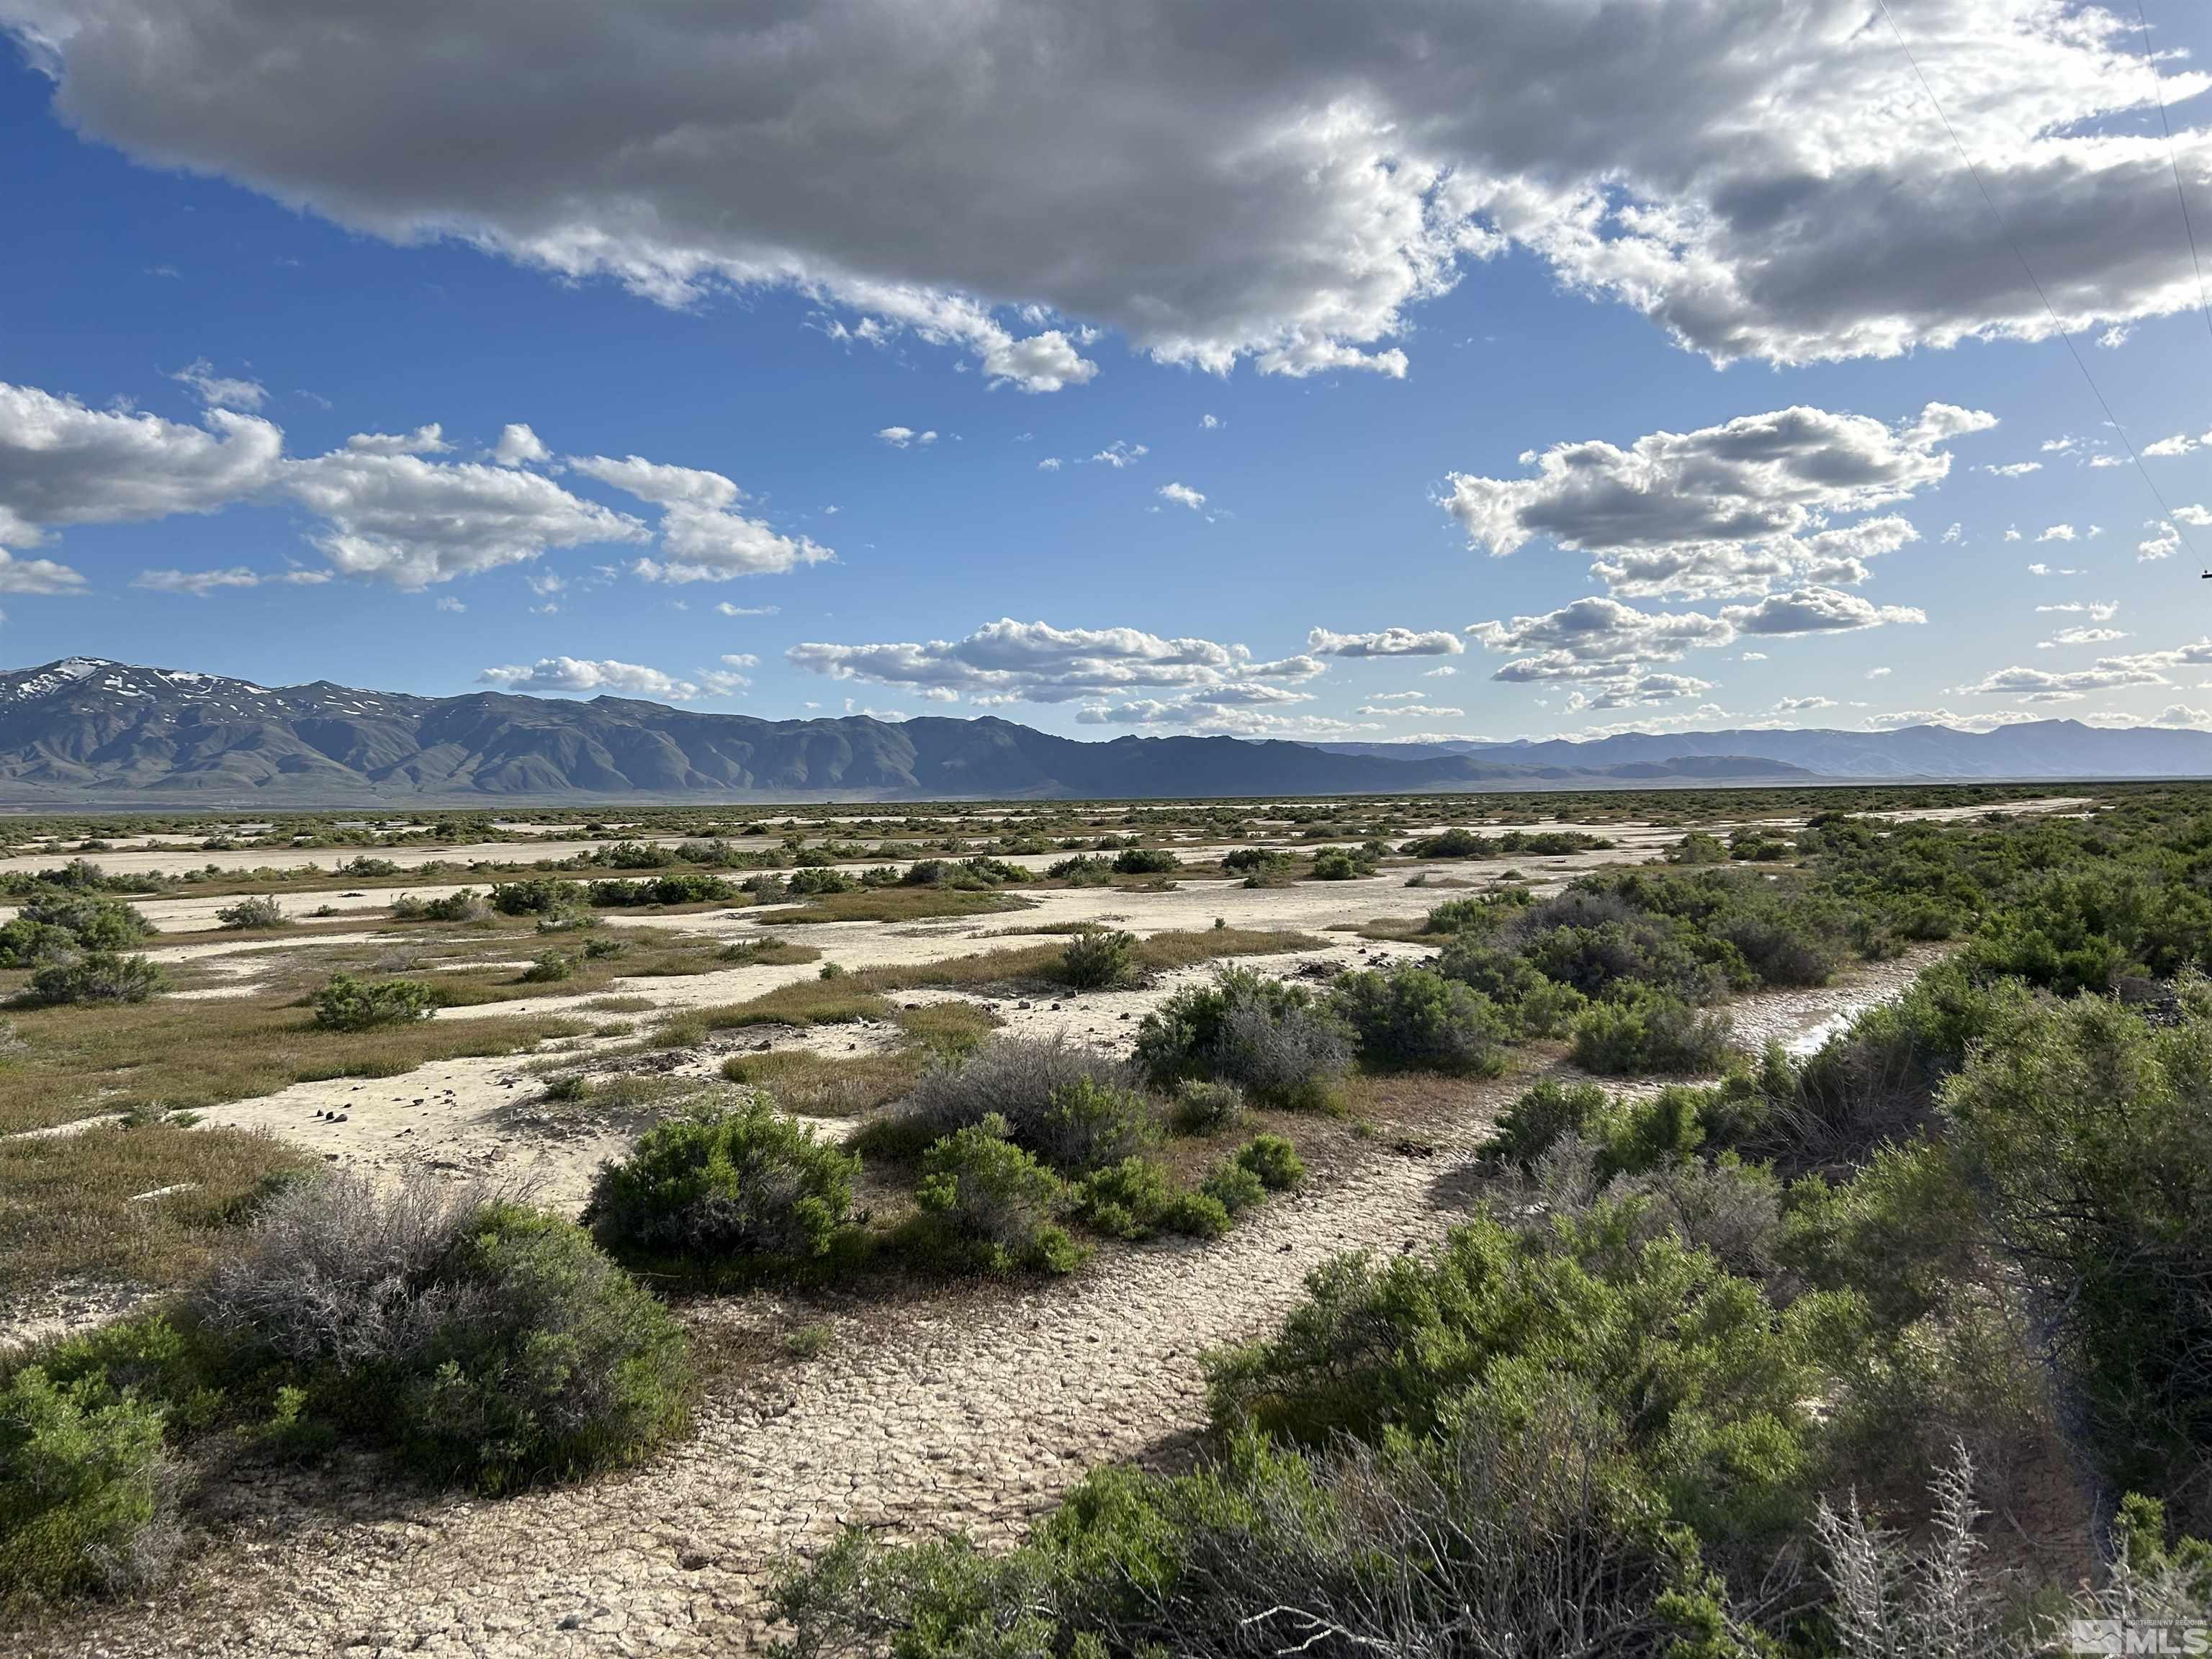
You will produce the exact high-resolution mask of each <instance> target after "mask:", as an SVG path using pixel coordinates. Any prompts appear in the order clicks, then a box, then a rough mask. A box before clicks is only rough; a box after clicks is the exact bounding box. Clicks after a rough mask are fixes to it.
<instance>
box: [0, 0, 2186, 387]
mask: <svg viewBox="0 0 2212 1659" xmlns="http://www.w3.org/2000/svg"><path fill="white" fill-rule="evenodd" d="M1893 9H1894V11H1895V14H1896V16H1897V20H1898V27H1899V28H1900V29H1902V30H1903V31H1905V34H1906V37H1907V39H1908V40H1911V41H1912V42H1913V43H1914V45H1915V46H1916V48H1917V50H1918V52H1920V54H1921V70H1923V72H1924V73H1925V75H1926V76H1927V79H1928V83H1929V86H1931V87H1932V88H1933V89H1934V92H1935V94H1936V98H1938V99H1940V100H1942V113H1948V116H1949V118H1950V121H1951V123H1952V127H1951V129H1950V130H1947V129H1946V126H1945V125H1944V122H1943V119H1942V113H1939V110H1938V107H1937V106H1936V104H1935V103H1933V102H1932V101H1931V100H1930V99H1929V97H1928V95H1927V94H1926V93H1925V92H1923V89H1922V87H1921V84H1920V82H1919V81H1918V79H1917V76H1916V75H1915V72H1914V70H1913V67H1912V65H1911V63H1910V62H1909V61H1908V60H1907V58H1905V54H1904V53H1903V52H1900V51H1899V46H1898V42H1897V40H1895V39H1894V38H1893V36H1892V35H1891V34H1890V33H1889V32H1888V30H1887V29H1886V28H1883V27H1871V26H1869V17H1868V9H1867V8H1866V6H1865V5H1864V4H1863V0H1805V3H1802V4H1800V5H1793V6H1790V7H1761V6H1714V5H1710V4H1705V3H1702V0H1650V3H1647V4H1644V5H1640V6H1638V7H1637V8H1635V9H1632V10H1629V11H1626V12H1623V11H1619V10H1616V9H1613V8H1611V7H1608V6H1606V5H1604V4H1602V3H1601V0H1567V3H1566V4H1565V8H1564V9H1562V6H1561V5H1560V3H1559V0H1498V3H1493V4H1486V5H1482V6H1463V7H1456V8H1449V9H1437V8H1436V7H1434V6H1432V5H1430V4H1425V3H1421V0H1310V3H1308V4H1306V5H1303V6H1300V7H1298V8H1297V9H1295V12H1291V13H1286V12H1285V10H1284V9H1283V8H1281V7H1279V6H1277V5H1273V4H1269V3H1266V0H1220V3H1218V4H1214V5H1209V6H1206V7H1202V8H1192V7H1189V6H1187V5H1181V4H1173V3H1170V0H1133V3H1130V4H1127V5H1125V6H1122V7H1120V8H1117V9H1116V10H1115V15H1114V21H1113V27H1110V28H1102V27H1099V26H1098V22H1097V15H1096V13H1095V12H1094V11H1093V10H1092V9H1089V8H1085V7H1083V6H1080V5H1077V4H1073V3H1070V0H1025V3H1023V4H1020V5H1018V6H1017V7H1015V8H1014V9H1011V10H1009V9H1006V8H1005V7H976V8H964V9H963V8H955V9H949V10H948V9H933V10H931V11H930V12H929V13H928V15H922V14H921V13H918V12H916V11H915V9H912V8H911V7H908V6H905V5H902V4H900V3H896V0H854V3H851V4H848V5H843V6H838V7H829V8H810V9H800V10H791V9H775V8H770V9H748V8H734V9H733V8H727V7H674V8H670V7H588V6H577V7H565V8H557V9H548V8H546V7H544V6H542V5H536V4H531V3H527V0H465V3H460V4H456V5H449V6H440V7H423V8H414V9H398V10H393V9H383V10H380V11H379V12H378V14H377V15H376V17H375V18H374V21H373V23H372V24H371V25H368V26H364V27H349V28H343V29H337V28H332V27H330V26H329V21H328V18H327V16H326V15H325V14H324V13H323V12H321V11H320V10H319V9H313V8H296V7H295V8H270V7H268V6H265V5H263V4H259V3H257V0H198V3H195V4H192V5H190V6H178V5H173V4H161V3H156V0H0V27H6V28H9V29H12V31H13V32H14V33H15V34H16V35H17V36H18V37H19V39H20V40H21V41H22V42H23V43H24V45H25V46H26V48H27V55H28V58H29V60H30V61H31V63H32V64H33V65H35V66H36V67H37V68H38V69H39V70H41V71H43V72H44V73H46V75H48V76H51V77H52V81H53V83H54V87H55V94H54V96H55V102H56V105H57V108H58V113H59V114H60V115H61V117H62V118H64V120H66V121H67V122H68V123H69V124H70V125H71V126H73V127H74V128H76V130H77V131H81V132H82V133H84V134H86V135H87V136H88V137H92V138H94V139H97V140H100V141H103V142H106V143H113V144H115V145H118V146H119V147H121V148H122V149H124V150H125V152H126V153H128V154H131V155H136V156H137V157H139V158H141V159H143V160H145V161H149V162H151V163H154V164H156V165H160V166H163V167H186V168H191V169H192V170H194V171H196V172H199V173H208V174H213V175H218V176H222V177H225V178H228V179H233V180H235V181H238V182H240V183H241V184H244V185H246V186H248V187H251V188H254V189H258V190H260V191H264V192H266V193H268V194H270V195H271V196H273V197H276V198H278V199H280V200H282V201H283V202H285V203H287V204H295V205H301V206H304V207H306V208H307V209H309V210H313V211H316V212H319V213H320V214H322V215H324V216H327V217H329V218H331V219H333V220H335V221H337V222H340V223H342V224H344V225H346V226H349V227H350V228H355V229H357V230H360V231H362V232H365V233H367V234H372V235H377V236H381V237H386V238H388V239H391V240H412V239H419V238H423V237H430V236H453V237H457V238H460V239H463V240H467V241H469V242H471V244H473V245H475V246H481V247H484V248H487V249H489V250H492V251H495V252H501V253H503V254H505V255H506V256H507V257H510V258H515V259H519V260H521V261H524V262H526V263H528V264H532V265H535V266H538V267H540V268H543V269H545V270H550V271H553V272H556V273H558V274H560V275H562V276H569V277H589V276H606V277H611V278H612V279H614V280H616V281H619V282H621V283H625V284H627V285H628V286H629V287H630V288H631V289H635V291H637V292H638V293H640V294H642V295H647V296H649V297H650V298H652V299H653V300H655V301H661V302H664V303H668V304H690V303H694V302H696V301H698V300H699V299H700V298H701V297H702V295H708V294H710V293H712V292H714V290H716V289H722V288H730V289H757V288H761V287H769V286H774V287H780V288H785V289H795V290H797V291H799V292H800V293H802V294H805V295H810V296H812V297H813V298H814V299H815V300H817V301H818V303H819V304H820V305H822V306H823V307H827V308H831V309H834V310H835V311H836V313H838V314H837V315H836V317H835V318H833V319H831V322H830V326H831V327H833V328H834V329H836V330H837V331H842V332H843V333H844V334H845V335H847V336H848V337H852V338H857V339H863V340H867V339H876V340H880V339H881V338H882V337H884V336H885V335H886V334H896V333H898V332H900V331H906V332H909V333H912V334H915V335H916V336H918V337H922V338H925V339H930V340H936V341H941V342H944V343H947V344H950V345H952V346H955V347H957V348H958V349H963V350H965V351H966V352H968V353H969V354H970V356H972V357H973V358H974V359H975V362H976V363H977V365H978V367H979V368H980V369H981V372H983V373H984V374H987V375H989V376H991V377H993V378H994V379H1000V380H1008V381H1011V382H1012V383H1013V384H1015V385H1018V386H1031V387H1036V388H1043V387H1047V386H1061V385H1068V384H1073V383H1075V382H1077V381H1079V380H1083V379H1086V378H1088V376H1089V375H1090V374H1091V373H1093V372H1095V370H1094V368H1093V366H1092V365H1091V363H1090V362H1087V361H1086V360H1085V359H1084V358H1083V357H1082V356H1081V355H1080V354H1079V351H1078V350H1077V349H1076V345H1077V341H1076V339H1075V338H1072V337H1071V333H1070V331H1069V329H1068V328H1067V327H1066V326H1065V325H1059V324H1058V323H1057V321H1056V319H1061V318H1066V319H1083V320H1085V321H1087V322H1093V323H1097V324H1102V325H1107V326H1110V327H1115V328H1118V329H1119V330H1121V331H1122V332H1123V333H1124V334H1125V335H1126V336H1127V337H1128V338H1129V339H1130V340H1131V341H1132V343H1133V344H1134V345H1135V346H1136V348H1137V349H1139V350H1142V351H1146V352H1149V353H1150V354H1152V356H1155V357H1157V358H1159V359H1161V360H1163V361H1167V362H1183V363H1189V364H1194V365H1196V366H1200V367H1202V368H1208V369H1213V370H1220V369H1223V368H1227V367H1229V366H1230V365H1231V364H1232V363H1234V362H1237V361H1238V360H1239V359H1248V360H1250V361H1252V362H1256V363H1257V364H1259V365H1260V366H1261V368H1264V369H1267V370H1269V371H1273V372H1278V373H1283V374H1315V373H1324V372H1330V371H1334V370H1337V369H1341V368H1357V369H1372V370H1379V371H1381V372H1383V373H1389V374H1395V373H1403V372H1404V370H1405V368H1406V364H1407V354H1406V351H1405V350H1404V349H1403V348H1402V347H1401V346H1399V345H1395V344H1394V343H1392V342H1394V341H1395V340H1397V339H1399V338H1400V337H1402V336H1404V335H1406V334H1407V331H1408V326H1409V323H1410V321H1411V313H1413V310H1414V309H1415V308H1416V307H1419V305H1421V304H1422V303H1423V302H1424V301H1428V300H1431V299H1432V298H1434V297H1435V296H1437V295H1441V294H1443V293H1444V292H1446V291H1447V290H1449V289H1450V288H1451V287H1452V286H1453V285H1454V284H1455V282H1456V281H1457V280H1458V278H1459V276H1460V275H1461V273H1462V270H1464V269H1466V268H1467V266H1468V264H1470V263H1471V262H1474V261H1479V260H1482V259H1486V258H1492V257H1494V256H1496V255H1498V254H1499V253H1501V252H1504V251H1506V250H1507V249H1509V248H1515V247H1518V248H1522V249H1525V250H1527V251H1528V252H1532V253H1533V254H1534V255H1535V256H1536V257H1538V258H1541V259H1542V260H1544V261H1546V262H1547V264H1549V266H1550V267H1551V269H1552V271H1553V274H1554V275H1555V276H1556V277H1557V279H1558V280H1559V281H1560V282H1561V283H1563V284H1564V285H1565V286H1566V287H1569V288H1571V289H1574V290H1576V291H1578V292H1581V293H1584V294H1589V295H1595V296H1600V297H1603V298H1607V299H1610V300H1613V301H1617V302H1619V303H1621V304H1625V305H1626V306H1629V307H1633V308H1634V309H1636V310H1637V311H1638V312H1641V313H1644V314H1645V315H1647V316H1649V317H1650V319H1652V320H1653V322H1654V323H1655V324H1656V325H1657V326H1659V327H1660V328H1662V329H1663V330H1664V331H1666V332H1667V333H1668V335H1670V336H1671V337H1673V338H1674V339H1675V340H1677V341H1679V342H1680V343H1682V344H1683V345H1685V346H1686V347H1688V348H1691V349H1695V350H1699V351H1702V352H1705V353H1707V354H1709V355H1710V356H1713V357H1714V358H1716V359H1719V360H1723V361H1725V360H1728V359H1731V358H1735V357H1742V356H1757V357H1765V358H1768V359H1771V360H1773V361H1775V362H1802V361H1808V360H1812V359H1818V358H1832V357H1849V356H1892V355H1895V354H1898V353H1901V352H1904V351H1906V350H1909V349H1913V348H1915V347H1918V346H1938V347H1940V346H1946V345H1949V344H1951V343H1954V342H1956V341H1958V340H1960V339H1962V338H1966V337H2043V336H2045V335H2047V334H2048V333H2049V332H2050V331H2051V326H2052V325H2051V319H2050V317H2049V316H2048V314H2047V313H2046V312H2045V307H2044V304H2043V301H2042V300H2041V299H2040V298H2039V295H2037V293H2036V291H2035V287H2034V285H2033V283H2030V282H2029V281H2028V280H2027V277H2026V276H2024V275H2023V273H2022V271H2021V269H2020V266H2019V264H2018V262H2017V261H2015V259H2014V258H2012V257H2011V255H2010V252H2009V251H2008V249H2007V248H2006V247H2005V246H2004V245H2003V241H2002V239H2000V238H1997V237H1996V236H1994V235H1992V234H1990V230H1989V226H1988V209H1987V208H1986V207H1985V206H1984V203H1983V201H1982V196H1981V192H1982V191H1983V190H1984V189H1986V191H1988V193H1989V196H1990V199H1991V200H1992V201H1993V202H1994V203H1995V204H1996V209H1997V210H1998V212H1999V214H2001V215H2002V217H2003V219H2004V221H2005V222H2006V224H2007V225H2008V228H2009V230H2010V231H2011V233H2012V235H2013V238H2014V239H2015V240H2016V241H2017V242H2018V244H2019V246H2021V250H2022V252H2024V253H2025V254H2026V256H2027V259H2028V261H2029V262H2030V263H2031V264H2033V268H2034V270H2035V271H2036V274H2037V276H2039V277H2040V279H2041V281H2042V283H2043V286H2044V288H2045V290H2046V291H2047V292H2048V293H2049V294H2050V295H2051V302H2052V304H2053V305H2054V306H2055V307H2057V312H2058V314H2059V318H2060V320H2061V321H2062V322H2063V324H2064V325H2067V326H2069V327H2075V328H2082V327H2087V326H2090V325H2099V326H2111V325H2119V326H2121V327H2124V325H2125V324H2127V323H2128V322H2130V321H2131V320H2133V319H2137V318H2141V317H2148V316H2157V315H2162V314H2166V313H2172V312H2176V311H2179V310H2181V309H2184V308H2185V307H2193V306H2194V305H2195V304H2196V302H2197V293H2196V286H2195V283H2194V281H2193V279H2192V276H2191V267H2190V263H2189V257H2188V252H2187V249H2186V247H2185V246H2177V244H2178V243H2179V239H2178V238H2177V237H2176V236H2175V235H2174V234H2173V223H2172V210H2173V194H2172V191H2173V179H2172V169H2173V168H2175V167H2179V171H2180V172H2181V173H2182V175H2183V178H2184V180H2185V182H2186V183H2187V184H2188V185H2190V187H2191V190H2193V191H2201V190H2202V189H2203V187H2204V184H2205V181H2206V179H2207V176H2208V173H2212V140H2208V137H2207V135H2206V134H2205V132H2204V131H2203V129H2201V128H2196V127H2189V126H2183V127H2181V128H2179V130H2177V131H2176V132H2175V134H2174V138H2173V143H2172V150H2171V152H2169V150H2168V149H2167V147H2166V145H2165V144H2164V143H2160V142H2159V141H2158V140H2156V139H2155V138H2154V137H2149V136H2144V135H2138V134H2137V133H2136V131H2134V127H2133V125H2131V124H2130V125H2124V126H2123V127H2122V128H2121V129H2120V130H2118V131H2114V130H2107V129H2108V128H2109V127H2110V125H2111V124H2110V122H2109V120H2108V118H2111V117H2113V116H2125V115H2130V114H2136V113H2141V112H2148V111H2149V110H2151V109H2152V108H2153V99H2154V96H2156V95H2159V94H2162V95H2163V98H2164V101H2165V103H2166V105H2167V106H2171V107H2174V108H2177V109H2179V108H2182V107H2185V106H2186V105H2187V102H2188V100H2190V99H2191V98H2192V97H2194V96H2196V95H2197V94H2198V93H2200V92H2201V91H2202V90H2203V88H2204V86H2205V84H2206V83H2205V78H2204V76H2203V75H2202V74H2201V73H2200V72H2198V71H2197V70H2192V69H2190V68H2187V67H2186V66H2185V65H2184V64H2180V63H2179V62H2177V61H2175V60H2174V59H2173V58H2164V59H2161V60H2159V61H2157V62H2155V63H2154V64H2151V65H2149V66H2146V65H2145V64H2144V63H2143V61H2142V58H2140V57H2137V56H2136V55H2134V54H2135V50H2136V49H2135V46H2134V45H2133V43H2132V40H2131V39H2130V30H2129V27H2128V21H2129V20H2128V19H2127V18H2126V17H2125V16H2124V15H2120V14H2119V13H2118V12H2116V11H2113V10H2107V9H2100V8H2095V7H2073V6H2058V5H2034V6H2026V7H2022V6H2017V5H2014V4H2010V3H2007V0H1898V3H1897V4H1896V5H1895V7H1894V8H1893ZM525 57H526V58H527V62H528V66H529V72H528V73H520V72H517V70H516V64H517V62H518V60H519V59H520V58H525ZM1561 111H1572V112H1574V118H1573V119H1571V120H1562V119H1560V118H1559V112H1561ZM1954 131H1955V133H1956V135H1957V144H1958V145H1960V146H1963V148H1964V150H1965V153H1966V156H1967V157H1970V158H1971V159H1972V162H1973V165H1974V167H1976V168H1978V172H1979V183H1978V184H1977V182H1976V179H1975V177H1974V174H1973V173H1970V171H1969V169H1968V167H1967V166H1966V162H1965V161H1963V160H1962V158H1961V156H1960V153H1959V150H1958V149H1955V148H1954V141H1953V137H1952V133H1953V132H1954ZM2169 155H2171V158H2172V159H2171V160H2170V159H2169ZM975 296H990V297H991V298H992V299H994V300H1005V301H1012V302H1013V303H1014V305H1015V306H1017V307H1022V308H1021V309H1015V310H1011V311H1007V310H1002V309H1000V308H999V307H994V305H992V304H990V303H987V301H985V300H983V299H981V298H978V297H975ZM1028 307H1036V310H1034V311H1031V310H1030V309H1028ZM847 318H857V319H858V320H856V321H853V322H850V323H848V321H847V320H846V319H847ZM1017 322H1018V324H1019V326H1020V327H1021V328H1023V329H1027V330H1031V332H1029V333H1027V334H1026V335H1024V334H1021V333H1018V332H1017V331H1016V326H1015V324H1016V323H1017Z"/></svg>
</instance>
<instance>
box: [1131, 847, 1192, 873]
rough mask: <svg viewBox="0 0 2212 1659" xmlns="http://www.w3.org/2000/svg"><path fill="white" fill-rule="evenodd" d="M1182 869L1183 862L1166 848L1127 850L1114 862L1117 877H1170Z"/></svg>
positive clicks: (1135, 848) (1133, 848) (1132, 848)
mask: <svg viewBox="0 0 2212 1659" xmlns="http://www.w3.org/2000/svg"><path fill="white" fill-rule="evenodd" d="M1180 869H1182V860H1180V859H1178V858H1176V855H1175V854H1173V853H1170V852H1169V851H1168V850H1167V848H1164V847H1131V848H1124V849H1123V850H1122V851H1121V853H1120V854H1117V855H1116V856H1115V860H1114V873H1115V875H1117V876H1170V875H1173V874H1174V873H1175V872H1176V871H1178V870H1180Z"/></svg>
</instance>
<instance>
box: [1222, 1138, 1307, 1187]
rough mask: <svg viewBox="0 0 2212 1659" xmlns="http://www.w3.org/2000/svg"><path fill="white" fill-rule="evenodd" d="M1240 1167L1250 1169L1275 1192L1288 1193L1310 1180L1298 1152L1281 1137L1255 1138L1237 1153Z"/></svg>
mask: <svg viewBox="0 0 2212 1659" xmlns="http://www.w3.org/2000/svg"><path fill="white" fill-rule="evenodd" d="M1237 1164H1238V1166H1239V1167H1240V1168H1243V1169H1246V1170H1250V1171H1251V1172H1252V1173H1253V1174H1254V1175H1255V1176H1258V1177H1259V1178H1260V1184H1261V1186H1263V1187H1265V1188H1267V1190H1268V1191H1269V1192H1271V1193H1281V1192H1287V1191H1289V1190H1290V1189H1291V1188H1293V1187H1295V1186H1297V1184H1298V1183H1299V1182H1302V1181H1304V1179H1305V1178H1306V1166H1305V1164H1304V1161H1303V1160H1302V1159H1300V1158H1299V1157H1298V1149H1297V1147H1295V1146H1292V1145H1291V1143H1290V1142H1289V1141H1288V1140H1287V1139H1285V1138H1284V1137H1283V1136H1281V1135H1255V1136H1253V1137H1252V1139H1250V1140H1249V1142H1248V1143H1246V1145H1245V1146H1244V1147H1243V1150H1242V1151H1240V1152H1238V1153H1237Z"/></svg>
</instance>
